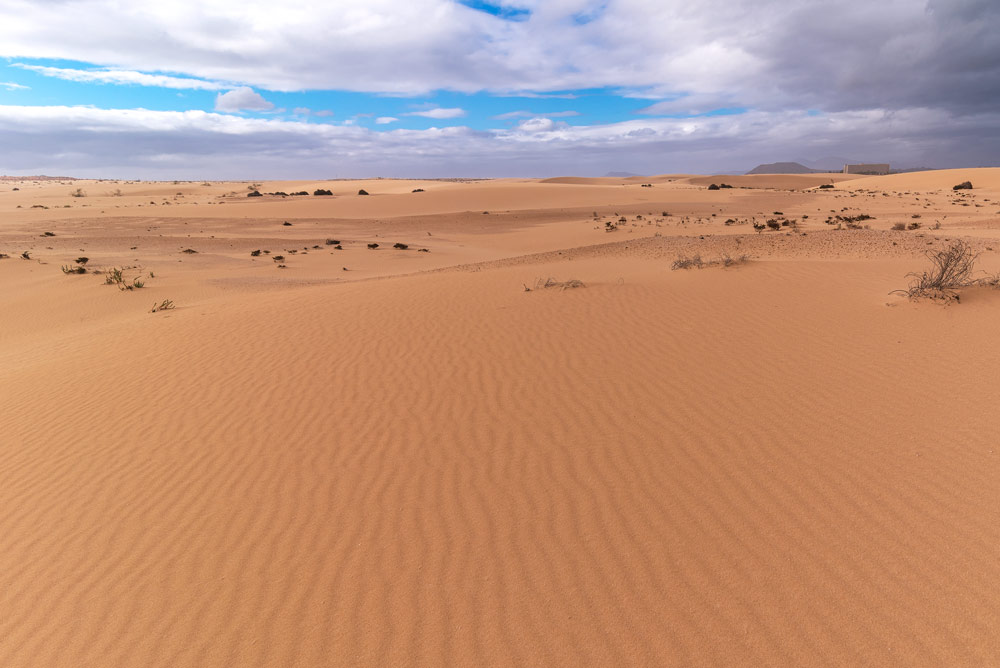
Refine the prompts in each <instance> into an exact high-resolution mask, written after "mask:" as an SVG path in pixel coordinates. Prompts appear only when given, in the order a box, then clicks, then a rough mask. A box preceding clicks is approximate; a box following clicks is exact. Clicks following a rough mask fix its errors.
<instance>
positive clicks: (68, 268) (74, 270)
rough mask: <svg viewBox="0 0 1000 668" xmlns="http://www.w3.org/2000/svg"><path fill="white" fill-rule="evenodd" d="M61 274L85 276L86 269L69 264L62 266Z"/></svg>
mask: <svg viewBox="0 0 1000 668" xmlns="http://www.w3.org/2000/svg"><path fill="white" fill-rule="evenodd" d="M61 268H62V273H64V274H86V273H87V268H86V267H74V266H73V265H71V264H64V265H63V266H62V267H61Z"/></svg>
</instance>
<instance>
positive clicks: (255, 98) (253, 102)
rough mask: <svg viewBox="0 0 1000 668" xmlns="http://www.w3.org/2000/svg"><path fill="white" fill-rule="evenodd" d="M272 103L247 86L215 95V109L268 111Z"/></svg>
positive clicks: (272, 107) (272, 106) (271, 107)
mask: <svg viewBox="0 0 1000 668" xmlns="http://www.w3.org/2000/svg"><path fill="white" fill-rule="evenodd" d="M271 109H274V105H273V104H272V103H270V102H268V101H267V100H265V99H264V98H263V96H261V95H260V93H256V92H254V90H253V89H252V88H250V87H248V86H240V87H239V88H234V89H233V90H231V91H229V92H228V93H219V94H218V95H217V96H216V97H215V110H216V111H243V110H247V111H270V110H271Z"/></svg>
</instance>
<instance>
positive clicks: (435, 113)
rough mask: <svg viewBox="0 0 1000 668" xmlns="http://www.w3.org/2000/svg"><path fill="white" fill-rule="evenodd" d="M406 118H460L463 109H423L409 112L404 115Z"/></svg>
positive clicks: (463, 113)
mask: <svg viewBox="0 0 1000 668" xmlns="http://www.w3.org/2000/svg"><path fill="white" fill-rule="evenodd" d="M406 115H407V116H423V117H424V118H434V119H438V120H441V119H445V118H461V117H462V116H465V109H459V108H457V107H455V108H451V109H442V108H440V107H437V108H434V109H425V110H424V111H411V112H410V113H408V114H406Z"/></svg>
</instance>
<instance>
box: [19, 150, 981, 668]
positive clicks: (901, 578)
mask: <svg viewBox="0 0 1000 668" xmlns="http://www.w3.org/2000/svg"><path fill="white" fill-rule="evenodd" d="M832 178H833V182H835V183H837V185H836V187H835V188H834V189H832V190H816V189H815V187H816V186H818V185H820V184H822V183H829V182H831V175H805V176H798V175H796V176H763V177H711V178H708V177H687V176H683V175H672V176H665V177H653V178H647V179H550V180H548V181H546V182H537V181H530V180H524V179H510V180H498V181H473V182H443V181H364V182H349V181H334V182H319V181H317V182H310V183H264V184H261V188H260V189H261V190H262V191H264V192H272V191H275V190H284V191H286V192H290V191H293V190H308V191H310V192H311V191H312V190H313V189H314V188H316V187H324V188H326V187H329V188H331V189H332V190H334V192H335V193H336V195H337V196H335V197H332V198H321V197H301V198H284V199H283V198H274V197H262V198H247V197H246V196H245V194H246V192H247V190H246V189H247V185H248V184H245V183H221V184H220V183H213V184H209V185H202V184H200V183H176V184H171V183H125V182H90V181H88V182H83V181H79V182H68V181H67V182H58V181H57V182H44V181H39V182H31V181H24V182H17V181H12V182H3V183H0V213H2V215H0V253H6V254H8V255H9V256H10V257H9V258H7V259H0V284H2V285H3V290H2V292H0V313H2V314H3V317H2V320H0V462H2V463H0V536H2V537H3V539H2V540H3V548H2V549H0V666H5V667H8V668H13V667H22V666H24V667H27V666H32V667H34V666H46V667H49V668H56V667H62V666H67V667H70V666H72V667H74V668H80V667H84V666H94V667H98V666H100V667H103V666H116V667H118V666H121V667H125V666H142V667H153V666H164V667H167V666H169V667H171V668H176V667H179V666H185V667H186V666H191V667H194V666H199V667H203V666H445V665H449V666H583V665H593V666H622V665H639V666H720V665H732V666H768V665H774V666H863V665H869V666H986V665H997V664H1000V640H998V638H1000V598H998V597H997V595H996V589H997V586H996V583H997V581H998V580H1000V559H998V545H1000V513H998V511H1000V413H998V411H997V409H996V404H997V397H998V380H997V379H998V378H1000V348H998V347H997V345H996V332H997V328H998V325H1000V291H993V290H989V289H986V288H977V289H971V290H968V291H966V292H964V293H963V295H962V300H961V303H959V304H952V305H949V306H942V305H939V304H935V303H912V302H908V301H906V300H905V299H903V298H902V297H900V296H898V295H889V292H890V291H891V290H893V289H896V288H901V287H905V285H906V279H905V277H904V275H905V274H906V272H908V271H913V270H918V269H921V268H923V267H924V266H925V260H924V259H923V258H922V257H921V252H922V251H924V250H926V249H928V248H930V249H933V248H941V247H943V245H945V244H946V243H947V241H946V240H951V239H954V238H956V237H965V238H968V239H970V241H971V243H973V244H974V245H975V247H976V248H977V250H979V251H981V252H982V255H981V257H980V259H979V263H978V266H979V267H981V268H982V269H984V270H989V271H993V272H996V271H998V270H1000V252H998V251H1000V169H988V170H953V171H943V172H928V173H917V174H907V175H898V176H887V177H874V178H869V177H843V176H837V175H834V176H833V177H832ZM965 179H970V180H972V182H973V183H974V185H976V189H975V190H973V191H965V192H964V193H961V194H955V193H953V192H952V191H951V189H950V188H951V186H952V185H953V184H954V183H957V182H958V181H961V180H965ZM710 182H726V183H730V184H732V185H734V186H735V187H734V188H733V189H731V190H723V191H718V192H715V191H713V192H709V191H707V190H706V189H705V187H704V186H705V184H706V183H710ZM643 183H650V184H652V186H653V187H651V188H645V187H642V185H641V184H643ZM14 187H18V188H20V190H19V191H17V192H14V191H12V188H14ZM76 188H82V189H83V190H84V191H85V193H86V196H85V197H70V196H69V193H70V192H71V191H73V190H75V189H76ZM359 188H365V189H366V190H368V192H370V193H372V195H371V196H370V197H360V196H358V195H356V194H355V193H357V190H358V189H359ZM415 188H423V189H424V190H425V192H423V193H412V192H411V191H412V190H413V189H415ZM115 190H120V191H121V193H122V194H121V195H113V194H111V193H113V192H114V191H115ZM228 193H235V194H232V195H230V194H228ZM150 202H155V204H150ZM34 205H39V206H40V207H42V206H44V207H48V208H31V207H32V206H34ZM67 206H68V207H69V208H66V207H67ZM18 207H20V208H18ZM484 211H486V212H488V213H483V212H484ZM774 211H781V212H783V215H785V216H787V217H789V218H796V219H797V220H799V222H800V226H799V229H798V231H797V232H790V231H789V230H788V229H787V228H783V229H782V230H781V231H780V232H772V231H767V232H764V233H761V234H757V233H755V232H754V230H753V228H752V227H751V226H750V225H749V224H734V225H728V226H727V225H724V223H723V221H725V220H726V219H728V218H734V219H736V218H739V219H741V220H742V219H745V220H749V218H751V217H753V218H756V219H757V220H758V221H763V220H765V219H766V218H772V217H774V216H775V214H774V213H773V212H774ZM831 212H836V213H841V214H844V215H847V214H851V215H854V214H857V213H861V212H864V213H868V214H870V215H872V216H874V219H873V220H869V221H865V223H866V224H868V225H870V227H871V229H870V230H835V229H833V227H832V226H829V225H826V224H824V222H823V221H824V219H825V218H826V217H827V216H828V215H833V214H831ZM595 213H596V215H597V217H596V218H595V217H594V214H595ZM664 214H669V215H664ZM713 214H714V215H713ZM915 214H916V215H919V216H920V218H919V219H915V218H912V216H913V215H915ZM803 215H808V216H809V218H808V219H804V220H803ZM623 216H624V217H625V218H626V222H625V223H617V222H616V221H619V219H620V218H621V217H623ZM639 216H641V218H639ZM284 221H288V222H290V223H292V224H291V225H290V226H285V225H282V223H283V222H284ZM913 221H918V222H921V223H922V224H923V227H922V229H920V230H915V231H908V232H895V231H889V228H890V227H891V226H892V224H893V223H895V222H907V223H909V222H913ZM935 221H938V222H940V223H941V228H940V229H937V230H930V229H928V228H929V227H930V226H932V225H933V224H934V222H935ZM605 222H616V224H617V226H618V229H616V230H614V231H611V232H607V231H605ZM44 232H52V233H53V234H54V235H55V236H49V237H45V236H40V235H42V234H43V233H44ZM803 232H804V233H805V234H804V235H803V234H802V233H803ZM327 239H332V240H337V241H340V242H341V245H342V246H343V250H334V249H333V248H332V246H329V245H327V244H326V243H325V242H326V240H327ZM396 242H401V243H406V244H408V245H409V249H407V250H395V249H393V248H392V244H393V243H396ZM368 243H378V244H380V247H379V248H378V249H377V250H374V251H373V250H368V249H367V244H368ZM314 246H319V248H313V247H314ZM187 248H190V249H193V250H196V251H197V253H194V254H185V253H182V252H181V251H182V250H184V249H187ZM419 248H427V249H428V251H429V252H427V253H423V252H418V250H417V249H419ZM256 249H262V250H270V251H271V252H270V254H269V255H268V254H262V255H261V256H259V257H251V256H250V251H252V250H256ZM293 250H294V251H295V252H294V253H293V252H292V251H293ZM22 251H28V252H29V255H30V258H31V259H30V260H24V259H21V258H20V257H19V255H20V253H21V252H22ZM724 252H727V253H730V254H731V255H733V256H734V257H735V256H737V255H740V254H743V253H747V254H749V255H751V256H752V257H753V259H752V260H751V261H750V262H749V263H747V264H745V265H742V266H737V267H732V268H719V267H715V268H706V269H702V270H688V271H671V269H670V264H671V262H672V261H673V260H674V259H675V258H677V257H678V256H680V255H687V256H692V255H694V254H696V253H700V254H701V255H702V256H703V257H705V258H711V257H717V256H719V255H720V254H722V253H724ZM279 254H280V255H283V256H284V258H285V260H284V262H283V264H284V265H286V266H285V267H284V268H278V266H277V265H278V264H279V263H278V262H275V261H274V260H273V259H272V258H273V256H275V255H279ZM78 256H87V257H89V258H90V261H89V263H88V265H87V266H88V267H89V268H91V269H106V268H108V267H112V266H117V267H121V266H123V265H124V266H128V267H131V268H130V269H127V270H126V272H125V273H126V276H129V277H135V276H140V275H141V276H142V277H144V279H145V287H143V288H142V289H138V290H133V291H128V292H125V291H119V290H118V289H116V288H115V287H113V286H108V285H103V280H104V279H103V276H96V275H94V274H93V273H88V274H86V275H82V276H76V275H64V274H63V273H62V272H61V271H60V266H61V265H69V264H71V263H72V261H73V259H74V258H76V257H78ZM345 269H346V271H345ZM150 272H152V274H153V276H152V277H150ZM547 277H554V278H556V279H558V280H561V281H565V280H568V279H579V280H581V281H583V282H584V283H585V286H586V287H583V288H578V289H566V290H559V289H557V288H549V289H535V290H531V291H525V289H524V286H527V287H532V286H534V285H535V284H536V280H537V279H540V278H542V279H544V278H547ZM164 299H170V300H173V302H174V303H175V304H176V308H175V309H173V310H167V311H161V312H157V313H150V309H151V306H152V305H153V303H154V302H156V303H159V302H160V301H162V300H164Z"/></svg>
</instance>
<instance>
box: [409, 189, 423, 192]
mask: <svg viewBox="0 0 1000 668" xmlns="http://www.w3.org/2000/svg"><path fill="white" fill-rule="evenodd" d="M423 191H424V189H423V188H414V189H413V190H412V191H411V192H415V193H422V192H423Z"/></svg>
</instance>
